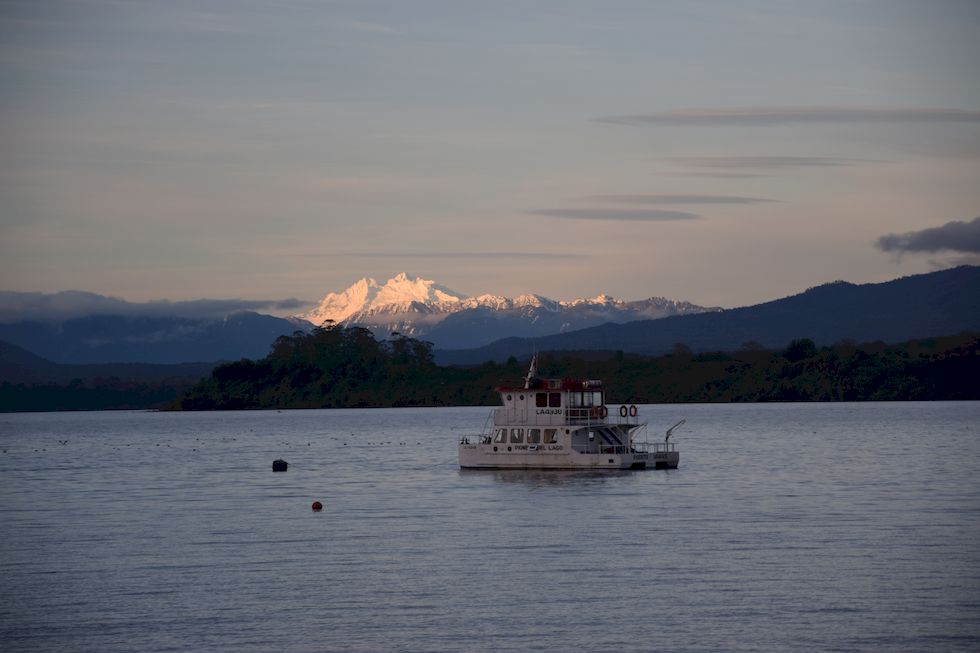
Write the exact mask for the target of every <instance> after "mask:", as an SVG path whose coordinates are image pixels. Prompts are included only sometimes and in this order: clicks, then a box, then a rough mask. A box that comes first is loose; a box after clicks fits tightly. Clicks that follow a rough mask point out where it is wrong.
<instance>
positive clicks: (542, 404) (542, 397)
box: [534, 392, 548, 408]
mask: <svg viewBox="0 0 980 653" xmlns="http://www.w3.org/2000/svg"><path fill="white" fill-rule="evenodd" d="M534 405H535V406H537V407H538V408H546V407H547V406H548V394H547V393H546V392H539V393H538V394H536V395H534Z"/></svg>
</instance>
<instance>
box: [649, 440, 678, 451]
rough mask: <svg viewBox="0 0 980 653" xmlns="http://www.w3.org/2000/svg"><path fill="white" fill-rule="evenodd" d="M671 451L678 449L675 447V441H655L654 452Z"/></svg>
mask: <svg viewBox="0 0 980 653" xmlns="http://www.w3.org/2000/svg"><path fill="white" fill-rule="evenodd" d="M671 451H676V449H674V443H673V442H654V443H653V452H654V453H669V452H671Z"/></svg>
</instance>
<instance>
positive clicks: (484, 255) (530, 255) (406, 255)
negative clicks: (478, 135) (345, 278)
mask: <svg viewBox="0 0 980 653" xmlns="http://www.w3.org/2000/svg"><path fill="white" fill-rule="evenodd" d="M290 256H294V254H290ZM298 256H305V257H312V258H324V257H329V258H337V257H341V258H391V259H433V258H438V259H461V260H469V259H501V258H509V259H524V258H527V259H549V260H565V259H568V260H571V259H581V258H589V256H590V255H589V254H580V253H577V252H565V253H555V252H460V251H452V252H447V251H433V252H319V253H317V252H311V253H307V254H299V255H298Z"/></svg>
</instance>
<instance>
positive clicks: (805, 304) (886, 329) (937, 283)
mask: <svg viewBox="0 0 980 653" xmlns="http://www.w3.org/2000/svg"><path fill="white" fill-rule="evenodd" d="M977 329H980V267H977V266H960V267H957V268H950V269H947V270H940V271H937V272H930V273H926V274H921V275H911V276H906V277H901V278H899V279H893V280H891V281H885V282H881V283H877V284H875V283H871V284H853V283H850V282H839V281H838V282H831V283H828V284H822V285H819V286H814V287H811V288H808V289H807V290H805V291H803V292H802V293H798V294H796V295H791V296H789V297H784V298H781V299H776V300H772V301H769V302H764V303H761V304H756V305H753V306H746V307H740V308H732V309H726V310H723V311H719V312H712V313H700V314H695V315H677V316H670V317H665V318H662V319H659V320H638V321H634V322H629V323H626V324H611V323H607V324H604V325H600V326H596V327H591V328H587V329H581V330H577V331H574V332H571V333H566V334H555V335H550V336H543V337H539V338H507V339H502V340H498V341H495V342H493V343H491V344H489V345H487V346H484V347H481V348H473V349H458V350H448V349H444V350H439V349H437V350H436V352H435V356H436V360H437V361H438V362H440V363H442V364H445V363H450V364H476V363H482V362H484V361H488V360H495V361H500V360H505V359H506V358H508V357H510V356H518V357H524V356H529V355H530V354H531V353H533V352H534V351H563V350H576V349H578V350H581V349H612V350H622V351H625V352H630V353H638V354H645V355H659V354H663V353H666V352H668V351H670V350H671V348H673V347H674V346H675V345H676V344H678V343H683V344H685V345H686V346H688V347H690V348H691V349H693V350H694V351H714V350H723V351H731V350H735V349H737V348H739V347H740V346H742V345H743V344H744V343H747V342H756V343H758V344H761V345H763V346H766V347H782V346H785V345H786V343H787V342H789V341H791V340H793V339H796V338H811V339H812V340H814V341H815V342H816V343H817V344H821V345H824V344H832V343H833V342H836V341H839V340H849V339H853V340H857V341H866V342H870V341H875V340H882V341H885V342H901V341H903V340H909V339H914V338H922V337H932V336H937V335H944V334H945V335H948V334H953V333H959V332H961V331H971V330H977Z"/></svg>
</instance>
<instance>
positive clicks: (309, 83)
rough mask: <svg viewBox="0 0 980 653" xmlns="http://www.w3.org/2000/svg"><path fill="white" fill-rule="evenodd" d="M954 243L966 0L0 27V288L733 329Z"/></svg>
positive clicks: (973, 62)
mask: <svg viewBox="0 0 980 653" xmlns="http://www.w3.org/2000/svg"><path fill="white" fill-rule="evenodd" d="M978 216H980V3H977V2H974V1H972V0H957V1H953V0H935V1H933V2H920V1H916V2H905V1H902V0H887V1H881V2H877V1H860V0H856V1H855V0H849V1H846V2H837V1H834V0H830V1H826V2H823V1H821V2H813V1H812V0H808V1H804V2H792V1H781V2H699V1H696V0H692V1H688V2H654V1H650V0H643V1H625V0H604V1H602V2H598V1H596V2H581V1H576V0H568V1H557V0H524V1H521V2H512V1H508V0H497V1H495V2H485V1H480V2H477V1H469V0H445V1H431V0H418V1H410V0H391V1H372V0H356V1H354V0H351V1H346V0H337V1H331V0H318V1H297V2H287V1H277V2H272V1H258V0H213V1H209V0H194V1H187V2H184V1H181V0H172V1H168V2H130V1H125V0H76V1H72V2H66V1H61V0H47V1H42V2H39V1H37V0H26V1H20V0H0V290H6V291H17V292H42V293H53V292H58V291H64V290H79V291H86V292H91V293H99V294H102V295H109V296H112V297H117V298H121V299H125V300H128V301H137V302H146V301H160V300H170V301H173V302H187V301H191V300H198V299H204V298H212V299H214V298H240V299H245V300H248V301H252V302H257V303H263V302H267V303H275V302H281V303H282V305H284V306H285V305H289V306H291V307H292V306H294V305H295V304H296V302H295V299H296V298H298V299H299V300H304V301H315V300H318V299H319V298H321V297H323V296H324V295H325V294H327V293H328V292H332V291H340V290H343V289H344V288H346V287H347V286H349V285H351V284H352V283H353V282H354V281H356V280H357V279H359V278H361V277H374V278H376V279H378V280H379V281H383V280H385V279H388V278H390V277H393V276H394V275H396V274H397V273H399V272H403V271H404V272H407V273H408V274H409V275H411V276H421V277H424V278H427V279H434V280H436V281H437V282H438V283H440V284H442V285H444V286H447V287H449V288H452V289H453V290H456V291H458V292H461V293H464V294H468V295H479V294H483V293H493V294H502V295H507V296H516V295H519V294H523V293H538V294H542V295H545V296H548V297H552V298H555V299H571V298H575V297H585V296H594V295H597V294H599V293H607V294H610V295H613V296H615V297H617V298H621V299H641V298H646V297H650V296H654V295H656V296H665V297H668V298H671V299H677V300H686V301H691V302H694V303H698V304H702V305H709V306H724V307H734V306H743V305H749V304H753V303H758V302H762V301H767V300H771V299H776V298H779V297H782V296H786V295H789V294H794V293H797V292H801V291H803V290H805V289H806V288H808V287H812V286H815V285H819V284H821V283H825V282H829V281H834V280H837V279H844V280H847V281H852V282H855V283H869V282H878V281H885V280H889V279H893V278H896V277H900V276H905V275H909V274H918V273H923V272H929V271H932V270H936V269H941V268H944V267H949V266H952V265H957V264H963V263H970V264H980V219H978ZM256 305H258V304H256ZM289 310H292V309H289Z"/></svg>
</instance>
